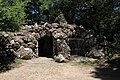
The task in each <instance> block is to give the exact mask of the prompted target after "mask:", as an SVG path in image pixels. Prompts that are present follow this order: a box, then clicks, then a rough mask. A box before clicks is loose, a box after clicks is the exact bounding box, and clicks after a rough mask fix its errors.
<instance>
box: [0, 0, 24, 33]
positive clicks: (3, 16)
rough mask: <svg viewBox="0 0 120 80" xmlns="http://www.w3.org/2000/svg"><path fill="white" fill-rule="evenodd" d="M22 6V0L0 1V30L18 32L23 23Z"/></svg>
mask: <svg viewBox="0 0 120 80" xmlns="http://www.w3.org/2000/svg"><path fill="white" fill-rule="evenodd" d="M24 5H25V2H22V0H0V30H4V31H15V30H19V28H20V26H21V25H23V24H24V23H25V16H26V14H25V12H24Z"/></svg>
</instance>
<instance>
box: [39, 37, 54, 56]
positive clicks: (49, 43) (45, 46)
mask: <svg viewBox="0 0 120 80" xmlns="http://www.w3.org/2000/svg"><path fill="white" fill-rule="evenodd" d="M38 56H39V57H48V58H51V57H53V38H52V36H45V37H43V38H41V39H40V40H39V41H38Z"/></svg>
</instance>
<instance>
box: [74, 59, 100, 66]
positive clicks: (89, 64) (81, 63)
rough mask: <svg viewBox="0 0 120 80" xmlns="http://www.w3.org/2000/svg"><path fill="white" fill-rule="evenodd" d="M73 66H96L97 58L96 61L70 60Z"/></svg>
mask: <svg viewBox="0 0 120 80" xmlns="http://www.w3.org/2000/svg"><path fill="white" fill-rule="evenodd" d="M72 65H73V66H80V67H97V66H99V65H100V62H99V61H98V60H96V61H92V62H91V61H87V62H86V61H82V62H72Z"/></svg>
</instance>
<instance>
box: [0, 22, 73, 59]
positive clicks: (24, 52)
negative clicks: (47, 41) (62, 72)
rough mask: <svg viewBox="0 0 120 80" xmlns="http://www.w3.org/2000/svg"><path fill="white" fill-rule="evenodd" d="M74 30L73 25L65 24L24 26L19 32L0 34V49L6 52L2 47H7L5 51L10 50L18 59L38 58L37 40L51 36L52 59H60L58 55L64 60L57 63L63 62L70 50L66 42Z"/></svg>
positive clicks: (68, 55)
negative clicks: (52, 42) (52, 43)
mask: <svg viewBox="0 0 120 80" xmlns="http://www.w3.org/2000/svg"><path fill="white" fill-rule="evenodd" d="M74 28H75V25H69V24H66V23H62V24H58V23H53V24H48V23H45V24H44V25H37V24H35V25H31V26H28V25H26V26H24V27H23V28H22V30H21V31H19V32H14V33H13V32H1V34H0V43H2V44H0V49H3V50H2V51H6V50H4V47H7V49H9V50H11V51H12V52H13V53H14V55H16V56H17V57H18V58H22V59H31V58H33V57H38V40H39V39H40V38H42V37H44V36H53V38H54V46H53V47H54V53H53V54H54V58H56V57H57V58H58V57H60V56H59V55H62V56H63V57H64V59H63V58H62V59H63V60H58V59H57V61H64V60H65V59H69V57H70V48H69V46H68V44H67V40H68V37H69V36H71V35H72V34H73V33H75V30H74ZM3 37H4V38H5V39H4V40H3V39H2V38H3ZM6 38H8V39H6ZM6 40H7V42H6ZM3 44H4V45H5V46H4V45H3ZM5 49H6V48H5ZM1 53H3V52H1ZM0 55H1V54H0ZM59 59H61V58H59Z"/></svg>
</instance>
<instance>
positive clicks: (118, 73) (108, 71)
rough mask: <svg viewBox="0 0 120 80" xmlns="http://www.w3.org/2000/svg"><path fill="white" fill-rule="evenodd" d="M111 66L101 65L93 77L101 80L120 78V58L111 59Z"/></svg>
mask: <svg viewBox="0 0 120 80" xmlns="http://www.w3.org/2000/svg"><path fill="white" fill-rule="evenodd" d="M108 63H109V66H107V67H105V66H99V67H97V68H95V69H96V71H93V72H92V73H91V74H93V77H95V78H99V79H100V80H120V60H117V61H116V60H112V61H109V62H108Z"/></svg>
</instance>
